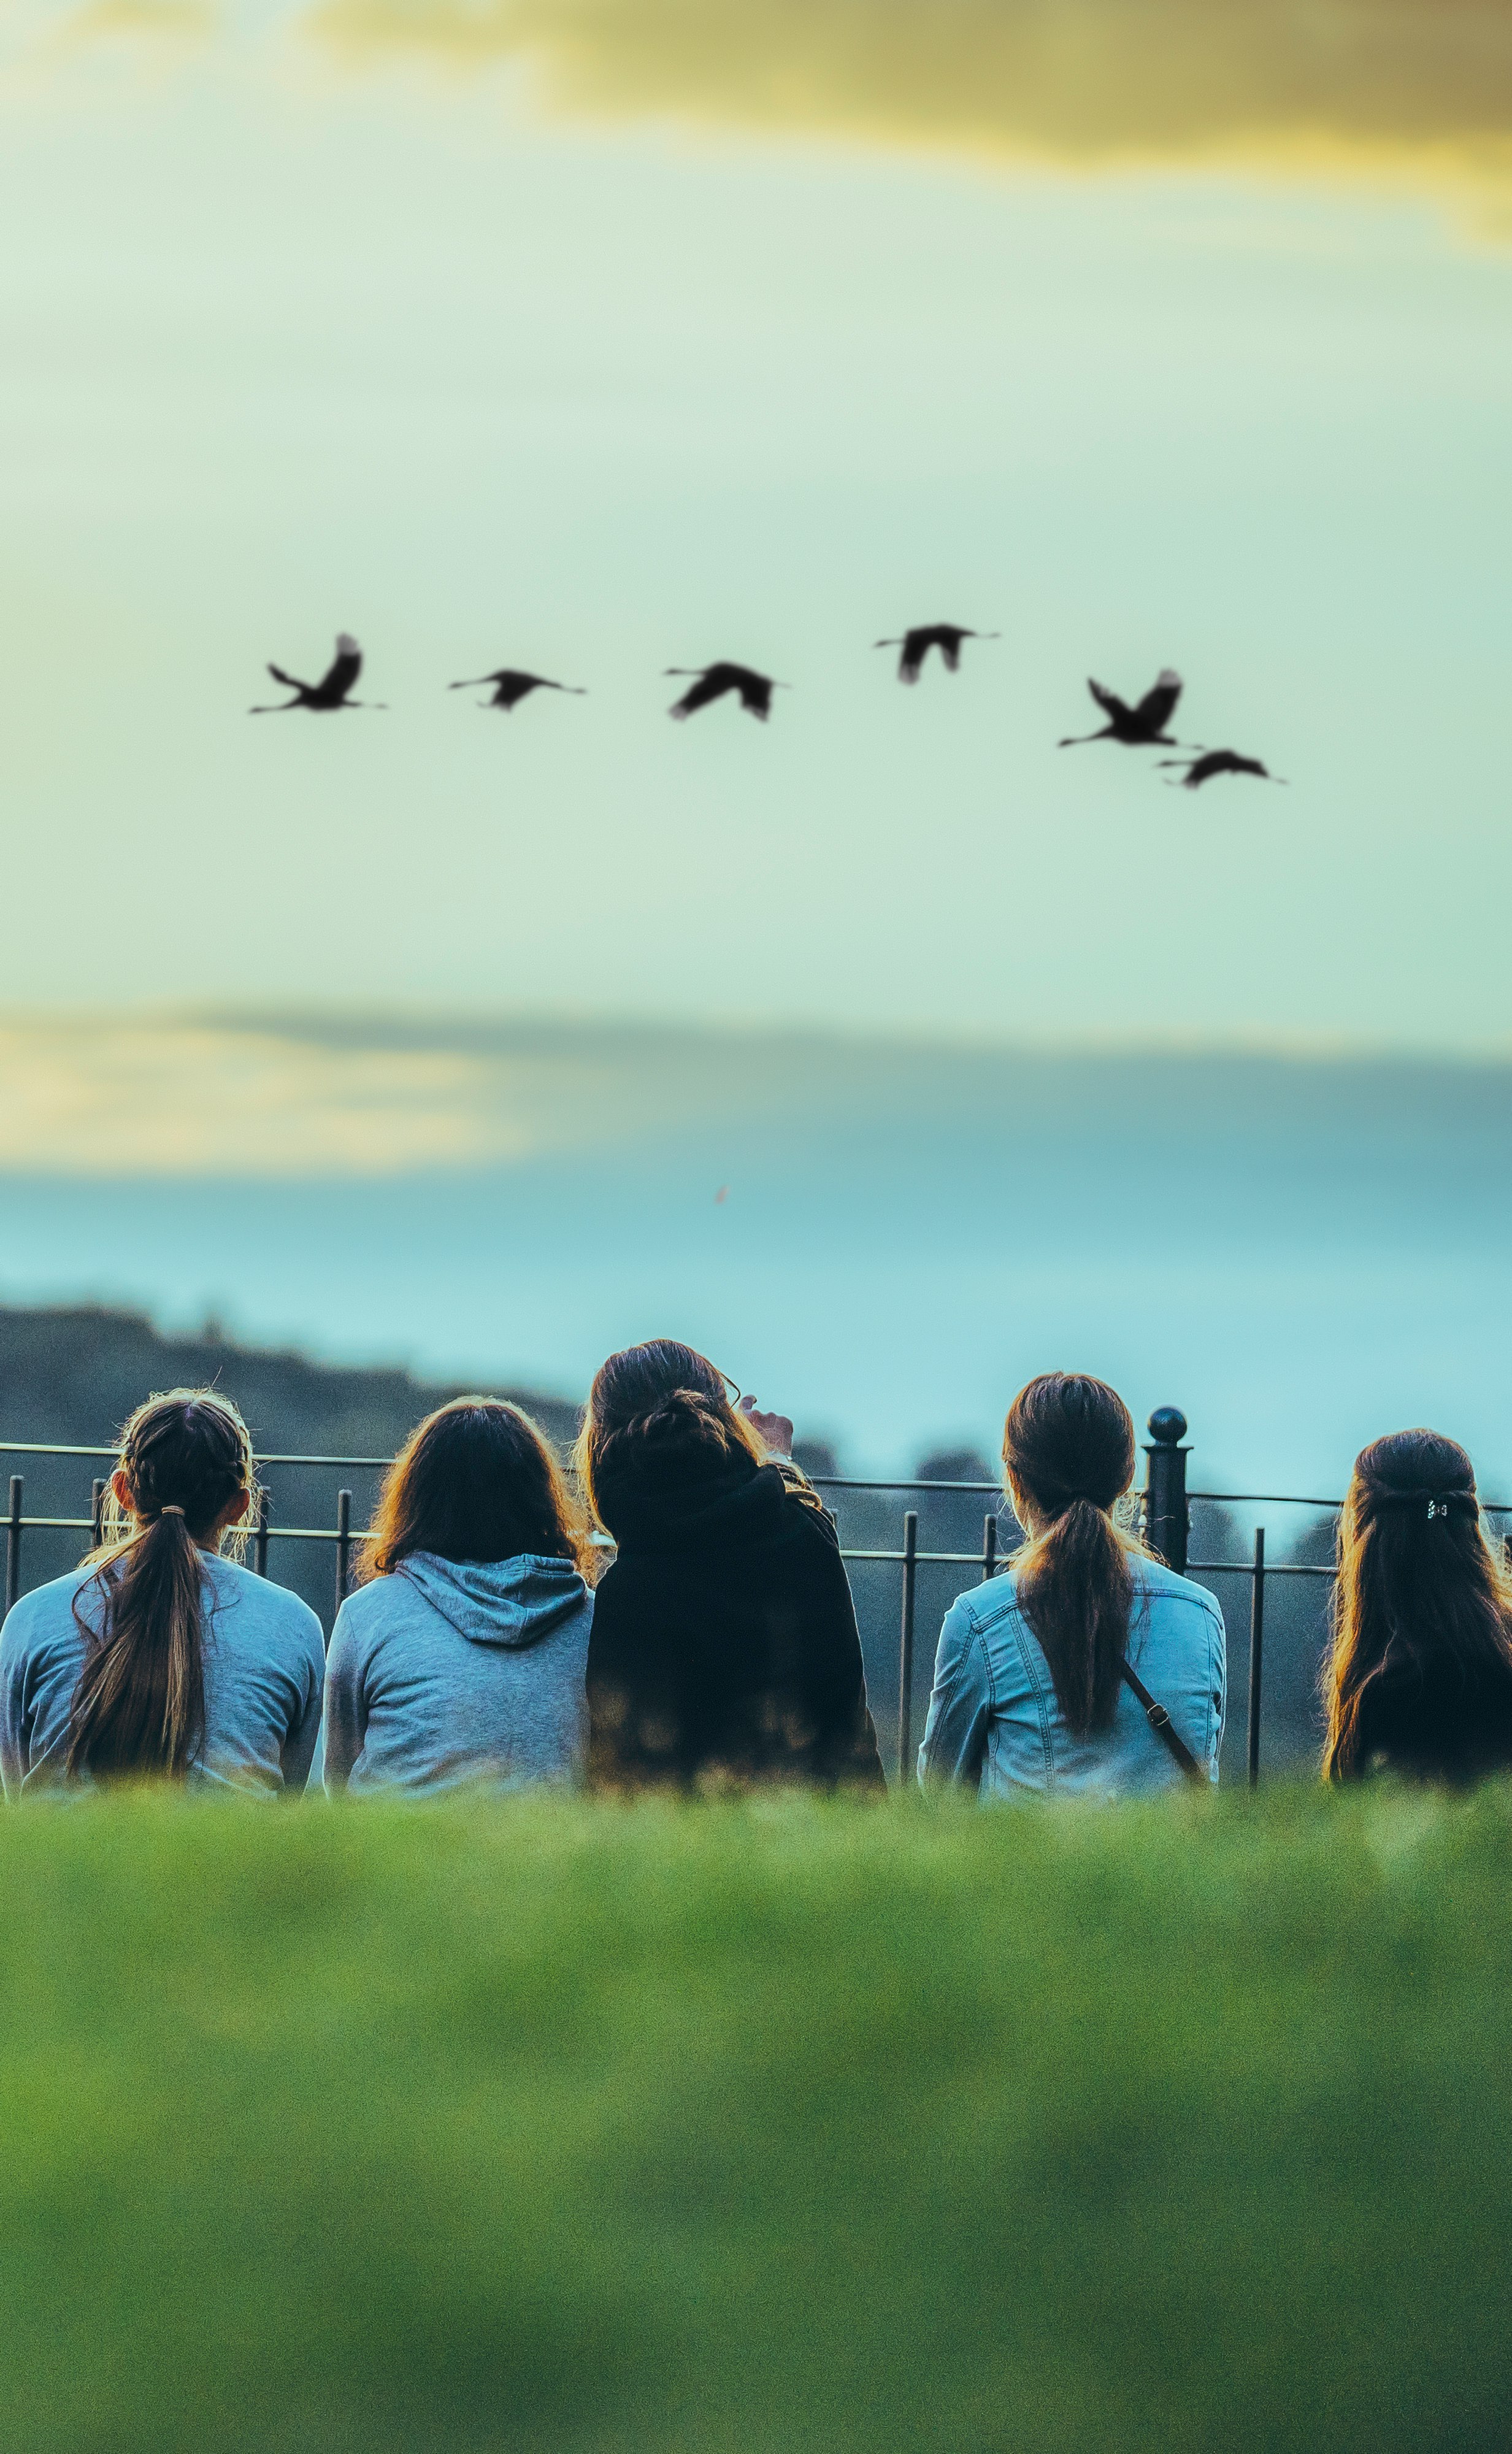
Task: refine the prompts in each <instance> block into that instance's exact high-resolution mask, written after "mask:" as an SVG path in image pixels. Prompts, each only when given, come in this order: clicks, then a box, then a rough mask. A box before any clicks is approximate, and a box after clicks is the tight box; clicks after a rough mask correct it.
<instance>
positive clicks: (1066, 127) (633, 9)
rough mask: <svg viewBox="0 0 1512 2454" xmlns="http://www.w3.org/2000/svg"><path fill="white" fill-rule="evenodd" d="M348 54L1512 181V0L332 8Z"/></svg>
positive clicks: (652, 103)
mask: <svg viewBox="0 0 1512 2454" xmlns="http://www.w3.org/2000/svg"><path fill="white" fill-rule="evenodd" d="M316 22H317V23H318V24H319V26H320V27H321V29H322V30H323V32H324V33H325V34H326V35H327V37H328V38H329V39H331V40H332V41H333V42H335V43H337V44H339V45H340V46H341V47H343V48H344V49H346V50H349V51H351V52H353V53H366V54H372V53H373V52H378V51H382V50H400V49H402V50H411V51H420V52H429V53H431V54H432V55H433V56H435V57H436V58H438V59H445V60H449V61H451V62H453V63H455V64H457V65H461V66H466V65H470V64H481V63H485V62H489V61H493V60H498V59H524V60H528V61H532V62H534V63H535V64H537V65H538V66H539V67H540V68H541V69H542V70H544V71H545V72H546V75H547V78H548V81H549V84H550V87H551V89H552V90H553V91H554V92H555V93H556V94H558V95H559V96H560V97H561V98H563V99H564V100H567V101H569V102H571V103H574V104H577V105H587V106H589V107H591V108H594V109H597V110H608V111H621V112H655V113H671V114H675V115H680V116H687V117H692V118H696V119H701V120H706V121H733V122H743V123H747V124H751V125H760V126H767V127H776V128H791V129H801V130H813V131H839V132H851V133H856V134H858V135H864V136H871V137H878V138H882V139H887V140H892V141H903V142H910V143H916V144H922V145H930V146H938V147H947V148H952V149H956V150H969V151H977V152H984V153H989V154H996V155H999V156H1002V157H1010V158H1011V157H1021V158H1038V159H1041V160H1042V159H1047V158H1048V159H1052V160H1060V161H1064V162H1067V163H1073V164H1081V165H1088V164H1108V165H1115V164H1119V163H1123V162H1160V161H1176V162H1206V161H1223V160H1233V159H1245V160H1255V159H1272V160H1288V159H1289V160H1296V161H1298V162H1299V163H1304V162H1307V161H1310V160H1318V161H1324V160H1327V159H1329V158H1333V159H1336V160H1338V159H1359V160H1361V161H1363V162H1369V161H1373V160H1375V161H1381V162H1383V163H1389V162H1393V161H1412V162H1416V163H1419V164H1422V165H1425V166H1432V165H1434V164H1439V165H1441V166H1442V167H1444V168H1450V167H1455V168H1458V169H1460V170H1461V171H1466V170H1468V171H1473V172H1479V173H1482V174H1485V175H1488V176H1491V177H1496V178H1500V177H1501V176H1502V174H1503V173H1505V174H1507V175H1508V177H1509V178H1512V7H1509V6H1508V5H1507V0H321V5H320V7H319V9H318V10H317V18H316Z"/></svg>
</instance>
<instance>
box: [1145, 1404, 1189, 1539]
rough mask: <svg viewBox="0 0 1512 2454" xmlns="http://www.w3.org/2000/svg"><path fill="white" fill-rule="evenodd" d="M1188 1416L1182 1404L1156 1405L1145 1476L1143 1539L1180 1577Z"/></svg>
mask: <svg viewBox="0 0 1512 2454" xmlns="http://www.w3.org/2000/svg"><path fill="white" fill-rule="evenodd" d="M1185 1438H1186V1417H1185V1416H1184V1415H1183V1414H1182V1412H1181V1409H1180V1407H1179V1406H1157V1408H1156V1410H1155V1412H1154V1414H1153V1415H1152V1416H1151V1417H1150V1445H1149V1446H1148V1448H1147V1449H1146V1450H1145V1452H1144V1454H1145V1456H1146V1458H1148V1459H1149V1464H1148V1466H1147V1468H1146V1471H1145V1478H1144V1539H1145V1540H1146V1541H1147V1542H1148V1544H1149V1546H1150V1548H1151V1550H1152V1551H1158V1552H1159V1555H1160V1557H1161V1559H1163V1560H1164V1561H1165V1564H1166V1566H1167V1567H1168V1568H1174V1569H1175V1570H1176V1573H1177V1575H1178V1576H1179V1577H1184V1576H1185V1574H1186V1541H1187V1532H1188V1525H1189V1511H1188V1509H1187V1504H1186V1459H1187V1452H1186V1450H1185V1449H1184V1448H1183V1447H1182V1446H1181V1443H1182V1441H1183V1440H1184V1439H1185Z"/></svg>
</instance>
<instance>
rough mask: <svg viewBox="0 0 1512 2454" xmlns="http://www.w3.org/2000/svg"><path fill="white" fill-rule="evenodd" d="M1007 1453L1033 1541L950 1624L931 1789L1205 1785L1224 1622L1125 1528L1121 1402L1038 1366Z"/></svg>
mask: <svg viewBox="0 0 1512 2454" xmlns="http://www.w3.org/2000/svg"><path fill="white" fill-rule="evenodd" d="M1002 1455H1003V1468H1004V1475H1005V1480H1006V1485H1007V1492H1008V1497H1009V1499H1010V1500H1011V1501H1012V1503H1013V1509H1014V1514H1015V1516H1016V1517H1017V1518H1018V1522H1019V1524H1020V1525H1021V1526H1022V1527H1023V1529H1024V1532H1025V1534H1026V1536H1027V1538H1028V1539H1027V1540H1026V1541H1025V1543H1024V1545H1023V1548H1022V1549H1021V1550H1020V1551H1018V1553H1017V1554H1016V1556H1015V1557H1014V1559H1012V1560H1011V1561H1010V1563H1009V1567H1008V1571H1007V1574H1006V1575H1004V1576H1000V1577H998V1578H995V1579H993V1580H992V1581H991V1582H989V1583H987V1584H984V1585H978V1586H976V1587H975V1588H974V1589H973V1590H972V1591H971V1592H969V1593H964V1594H962V1595H961V1597H960V1599H959V1600H958V1601H957V1602H956V1603H954V1604H953V1606H952V1608H951V1609H950V1610H949V1611H948V1612H947V1613H946V1616H945V1623H944V1626H943V1627H942V1628H941V1630H940V1636H939V1650H938V1653H937V1656H936V1660H935V1688H934V1693H933V1695H932V1696H931V1698H930V1703H929V1720H928V1722H927V1724H926V1726H925V1730H924V1741H923V1744H922V1746H921V1747H920V1748H919V1751H918V1777H919V1780H921V1781H931V1780H937V1781H949V1782H955V1783H958V1784H960V1785H963V1786H969V1787H971V1788H974V1789H976V1790H977V1792H978V1796H979V1797H981V1798H982V1799H984V1800H985V1799H1001V1798H1024V1797H1029V1796H1033V1795H1049V1796H1056V1797H1064V1796H1073V1795H1092V1796H1097V1797H1104V1798H1106V1797H1119V1796H1123V1795H1126V1794H1128V1793H1130V1792H1133V1791H1137V1790H1152V1789H1169V1788H1173V1787H1175V1786H1176V1785H1177V1784H1178V1783H1179V1782H1180V1781H1182V1780H1187V1781H1190V1782H1192V1783H1193V1784H1194V1785H1198V1786H1200V1787H1203V1788H1205V1787H1206V1786H1207V1785H1208V1784H1209V1783H1210V1782H1213V1781H1216V1780H1217V1779H1218V1757H1219V1747H1220V1743H1221V1740H1222V1736H1223V1705H1224V1697H1225V1694H1226V1687H1227V1660H1226V1652H1225V1644H1224V1633H1223V1615H1222V1613H1221V1611H1220V1609H1219V1606H1218V1604H1217V1602H1216V1601H1215V1600H1214V1599H1213V1597H1212V1595H1211V1594H1210V1593H1207V1592H1206V1591H1204V1589H1203V1588H1202V1586H1200V1585H1194V1584H1191V1583H1189V1582H1188V1581H1187V1579H1186V1578H1185V1577H1178V1576H1176V1575H1174V1574H1173V1572H1172V1571H1171V1570H1170V1569H1169V1568H1167V1567H1166V1566H1165V1565H1164V1563H1163V1562H1162V1561H1161V1560H1159V1559H1157V1558H1156V1557H1155V1555H1154V1553H1153V1552H1151V1551H1148V1550H1146V1549H1145V1547H1144V1545H1143V1544H1142V1543H1141V1542H1139V1541H1138V1540H1137V1539H1135V1537H1134V1536H1133V1535H1132V1534H1130V1533H1127V1532H1125V1531H1124V1530H1123V1529H1122V1528H1121V1527H1120V1526H1119V1524H1118V1523H1117V1522H1116V1521H1115V1517H1114V1512H1115V1510H1116V1509H1117V1508H1118V1507H1119V1502H1120V1501H1121V1500H1123V1499H1125V1498H1126V1496H1127V1494H1128V1492H1129V1490H1130V1488H1131V1486H1132V1484H1133V1481H1134V1456H1135V1448H1134V1423H1133V1420H1132V1418H1131V1417H1130V1414H1129V1410H1128V1408H1127V1406H1125V1404H1124V1402H1123V1400H1122V1398H1120V1397H1119V1395H1118V1393H1117V1391H1116V1390H1113V1389H1110V1388H1109V1387H1108V1386H1107V1384H1106V1382H1105V1381H1102V1380H1094V1379H1091V1378H1088V1377H1087V1376H1086V1375H1085V1374H1082V1373H1074V1372H1047V1373H1044V1374H1042V1375H1041V1376H1040V1378H1038V1379H1037V1380H1031V1381H1029V1382H1028V1384H1027V1386H1026V1387H1024V1388H1022V1389H1020V1390H1019V1392H1018V1397H1017V1398H1015V1399H1014V1401H1013V1404H1012V1406H1011V1407H1010V1408H1009V1410H1008V1420H1007V1422H1006V1423H1005V1425H1004V1426H1003V1446H1002Z"/></svg>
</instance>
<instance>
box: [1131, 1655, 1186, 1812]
mask: <svg viewBox="0 0 1512 2454" xmlns="http://www.w3.org/2000/svg"><path fill="white" fill-rule="evenodd" d="M1119 1677H1120V1679H1121V1680H1123V1683H1124V1685H1125V1686H1126V1687H1132V1689H1133V1690H1134V1693H1135V1694H1136V1696H1138V1698H1139V1701H1140V1703H1141V1704H1142V1705H1143V1706H1144V1717H1145V1720H1147V1721H1148V1722H1149V1724H1150V1727H1151V1729H1152V1730H1153V1731H1154V1732H1155V1735H1156V1737H1157V1738H1158V1739H1159V1740H1160V1742H1161V1744H1162V1745H1163V1746H1164V1747H1165V1748H1166V1750H1167V1752H1168V1753H1169V1755H1170V1757H1171V1760H1172V1761H1173V1762H1175V1763H1178V1764H1179V1766H1180V1768H1181V1770H1182V1772H1183V1773H1184V1774H1185V1776H1186V1778H1187V1780H1190V1781H1197V1782H1200V1785H1201V1786H1202V1788H1204V1789H1205V1788H1206V1787H1207V1785H1208V1780H1207V1775H1206V1773H1205V1772H1204V1771H1203V1770H1202V1767H1201V1765H1200V1763H1199V1762H1198V1760H1197V1758H1196V1756H1195V1755H1194V1754H1193V1753H1192V1750H1191V1748H1190V1747H1189V1746H1188V1745H1187V1743H1186V1740H1184V1739H1183V1738H1182V1737H1181V1736H1180V1734H1179V1731H1178V1730H1176V1729H1175V1728H1173V1726H1172V1722H1171V1716H1170V1714H1169V1713H1168V1712H1167V1711H1166V1709H1165V1706H1164V1705H1163V1704H1158V1703H1157V1702H1156V1700H1155V1698H1154V1697H1153V1696H1152V1695H1151V1693H1150V1691H1149V1689H1148V1687H1146V1685H1145V1683H1144V1681H1143V1680H1142V1679H1141V1678H1140V1677H1139V1672H1138V1671H1137V1670H1136V1669H1135V1667H1134V1664H1133V1662H1132V1661H1130V1660H1129V1659H1127V1657H1125V1659H1123V1660H1122V1661H1120V1662H1119Z"/></svg>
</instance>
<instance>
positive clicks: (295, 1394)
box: [0, 1304, 577, 1457]
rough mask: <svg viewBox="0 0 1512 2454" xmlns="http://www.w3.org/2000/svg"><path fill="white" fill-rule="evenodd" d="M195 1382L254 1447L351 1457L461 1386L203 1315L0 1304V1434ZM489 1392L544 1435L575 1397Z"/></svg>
mask: <svg viewBox="0 0 1512 2454" xmlns="http://www.w3.org/2000/svg"><path fill="white" fill-rule="evenodd" d="M202 1384H204V1385H213V1386H214V1387H216V1388H219V1389H224V1390H225V1391H226V1393H227V1395H228V1396H229V1397H231V1398H234V1399H235V1401H236V1403H237V1405H238V1406H239V1407H240V1408H241V1411H242V1413H243V1415H245V1417H246V1418H247V1422H248V1425H249V1427H250V1429H251V1431H252V1438H253V1439H254V1440H255V1441H256V1443H257V1446H258V1448H259V1449H260V1450H264V1451H278V1450H293V1451H299V1452H303V1453H305V1454H310V1453H312V1452H313V1453H318V1454H320V1455H323V1456H342V1455H346V1456H358V1457H378V1456H385V1455H391V1454H392V1453H393V1450H394V1449H395V1448H397V1446H398V1445H399V1442H400V1441H401V1440H402V1439H403V1438H405V1435H406V1434H407V1433H408V1432H410V1431H412V1430H413V1427H414V1425H415V1424H416V1423H417V1422H418V1421H419V1420H420V1418H421V1417H422V1416H423V1415H426V1414H429V1413H430V1411H431V1409H432V1408H433V1406H439V1405H443V1404H444V1403H445V1401H446V1400H447V1398H454V1397H457V1396H459V1395H460V1394H461V1391H462V1388H463V1387H465V1386H466V1384H458V1385H456V1386H452V1387H441V1386H438V1385H435V1384H433V1383H431V1382H428V1381H424V1380H416V1379H414V1378H413V1377H412V1376H411V1374H409V1373H408V1372H404V1371H399V1370H396V1369H394V1368H392V1367H390V1368H385V1367H383V1366H373V1367H371V1368H366V1369H364V1368H353V1367H350V1366H348V1367H343V1366H339V1365H335V1364H328V1363H313V1362H312V1361H311V1360H310V1358H309V1357H308V1356H303V1355H295V1354H280V1353H277V1352H276V1351H272V1350H270V1349H269V1348H267V1347H254V1346H239V1345H237V1344H236V1343H235V1342H234V1341H233V1340H232V1339H229V1338H222V1337H220V1336H218V1335H217V1334H216V1333H215V1331H214V1329H213V1327H211V1326H208V1327H207V1328H206V1329H205V1330H203V1331H201V1333H200V1335H199V1336H198V1337H197V1338H165V1337H164V1336H163V1335H162V1334H161V1332H160V1331H158V1330H156V1329H154V1328H153V1326H152V1324H151V1321H150V1320H149V1319H148V1318H147V1316H146V1315H145V1314H143V1313H135V1312H111V1311H107V1310H106V1309H105V1308H104V1307H102V1306H98V1305H92V1304H88V1305H78V1306H70V1307H68V1308H57V1309H53V1308H50V1307H38V1308H36V1309H34V1310H33V1309H31V1308H30V1307H28V1308H16V1309H10V1308H5V1307H0V1439H17V1440H71V1441H79V1442H93V1441H105V1440H110V1439H112V1438H114V1436H115V1434H116V1432H117V1431H118V1430H119V1428H120V1426H121V1424H122V1423H123V1422H124V1421H125V1419H126V1418H127V1416H128V1415H129V1414H130V1413H131V1409H132V1408H133V1407H134V1406H136V1405H139V1404H140V1402H141V1400H142V1399H143V1398H146V1397H148V1396H150V1395H151V1392H152V1391H153V1390H156V1389H175V1388H197V1387H199V1386H201V1385H202ZM494 1395H496V1396H498V1397H505V1398H514V1399H515V1400H516V1402H517V1403H518V1404H520V1405H522V1406H524V1407H526V1408H527V1409H528V1410H529V1412H530V1413H531V1414H533V1415H534V1418H535V1419H536V1421H537V1422H538V1423H539V1424H540V1425H541V1427H542V1429H543V1430H544V1431H547V1432H549V1433H550V1434H551V1436H552V1438H554V1439H555V1440H558V1441H567V1440H570V1439H571V1438H573V1437H574V1435H575V1431H576V1429H577V1409H576V1407H575V1405H572V1404H570V1403H569V1402H568V1401H566V1400H565V1399H563V1398H544V1397H541V1396H540V1395H539V1394H538V1393H536V1392H534V1391H531V1390H516V1389H500V1390H497V1391H495V1392H494Z"/></svg>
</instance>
